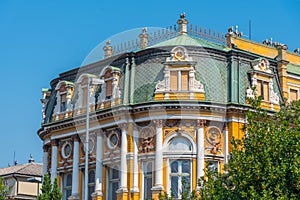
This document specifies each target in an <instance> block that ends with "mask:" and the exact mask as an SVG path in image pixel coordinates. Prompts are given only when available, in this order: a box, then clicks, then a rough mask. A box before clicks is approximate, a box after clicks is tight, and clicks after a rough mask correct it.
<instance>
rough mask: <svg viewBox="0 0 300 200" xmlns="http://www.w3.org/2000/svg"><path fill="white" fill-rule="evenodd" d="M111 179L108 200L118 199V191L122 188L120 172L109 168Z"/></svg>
mask: <svg viewBox="0 0 300 200" xmlns="http://www.w3.org/2000/svg"><path fill="white" fill-rule="evenodd" d="M108 177H109V180H108V181H109V187H108V195H109V196H108V197H109V198H108V199H117V193H116V191H117V190H118V189H119V187H120V183H119V182H120V171H119V170H118V169H114V168H109V170H108Z"/></svg>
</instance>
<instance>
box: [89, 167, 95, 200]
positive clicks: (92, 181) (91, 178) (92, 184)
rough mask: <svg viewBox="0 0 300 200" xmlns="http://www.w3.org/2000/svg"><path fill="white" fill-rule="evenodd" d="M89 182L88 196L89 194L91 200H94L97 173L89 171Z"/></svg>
mask: <svg viewBox="0 0 300 200" xmlns="http://www.w3.org/2000/svg"><path fill="white" fill-rule="evenodd" d="M88 179H89V182H88V194H89V197H88V198H89V200H92V194H93V193H94V192H95V171H94V170H90V171H89V177H88Z"/></svg>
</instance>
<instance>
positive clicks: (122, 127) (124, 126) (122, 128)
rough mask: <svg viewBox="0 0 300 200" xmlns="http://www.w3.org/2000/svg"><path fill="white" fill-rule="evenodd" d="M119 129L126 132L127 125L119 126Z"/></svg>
mask: <svg viewBox="0 0 300 200" xmlns="http://www.w3.org/2000/svg"><path fill="white" fill-rule="evenodd" d="M119 127H120V129H121V130H122V131H127V130H128V124H127V123H122V124H119Z"/></svg>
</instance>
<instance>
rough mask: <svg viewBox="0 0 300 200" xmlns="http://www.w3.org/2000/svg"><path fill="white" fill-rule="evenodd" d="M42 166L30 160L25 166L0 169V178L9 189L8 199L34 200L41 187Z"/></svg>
mask: <svg viewBox="0 0 300 200" xmlns="http://www.w3.org/2000/svg"><path fill="white" fill-rule="evenodd" d="M42 171H43V165H42V164H38V163H35V162H34V160H33V159H32V158H30V160H29V162H28V163H27V164H20V165H15V166H11V167H6V168H0V177H1V178H3V179H4V184H5V185H6V186H7V187H8V188H9V196H8V198H9V199H36V198H37V196H38V195H39V193H40V189H41V186H42V183H41V182H42Z"/></svg>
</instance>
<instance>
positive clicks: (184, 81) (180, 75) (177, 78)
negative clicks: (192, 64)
mask: <svg viewBox="0 0 300 200" xmlns="http://www.w3.org/2000/svg"><path fill="white" fill-rule="evenodd" d="M170 77H171V78H170V89H171V90H172V91H188V90H189V72H188V71H183V70H175V71H170Z"/></svg>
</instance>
